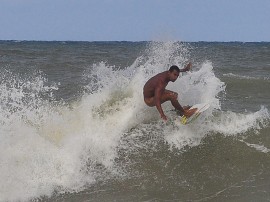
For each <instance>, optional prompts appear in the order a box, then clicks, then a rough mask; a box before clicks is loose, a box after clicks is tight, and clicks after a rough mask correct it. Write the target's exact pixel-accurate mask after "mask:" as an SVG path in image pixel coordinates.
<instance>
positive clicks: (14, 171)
mask: <svg viewBox="0 0 270 202" xmlns="http://www.w3.org/2000/svg"><path fill="white" fill-rule="evenodd" d="M188 62H192V64H193V66H192V70H191V71H190V72H187V73H182V75H181V76H180V77H179V79H178V80H177V81H176V82H174V83H170V84H169V85H168V86H167V89H169V90H173V91H176V92H177V93H178V94H179V102H180V103H181V104H182V105H193V104H197V103H209V104H210V108H209V109H208V110H207V111H205V113H203V114H202V115H201V116H200V118H198V119H197V120H195V121H194V122H192V123H191V124H189V125H182V124H181V123H180V121H179V117H178V115H177V113H176V112H175V111H174V110H173V107H172V106H171V105H170V103H165V104H163V109H164V111H165V114H166V115H167V117H168V118H169V121H168V122H163V121H162V120H161V118H160V116H159V114H158V112H157V110H156V109H155V108H150V107H147V106H146V105H145V104H144V101H143V94H142V88H143V86H144V84H145V82H146V81H147V80H148V79H149V78H151V77H152V76H154V75H155V74H157V73H160V72H162V71H166V70H167V69H168V68H169V67H170V66H171V65H178V66H179V67H180V68H182V67H184V66H185V65H186V64H187V63H188ZM0 72H1V73H0V179H1V180H0V201H1V202H2V201H3V202H4V201H40V202H52V201H63V202H72V201H84V202H86V201H91V202H92V201H226V202H227V201H230V202H233V201H242V202H246V201H269V200H270V114H269V109H270V43H266V42H259V43H242V42H224V43H222V42H196V43H195V42H193V43H187V42H175V41H166V42H154V41H153V42H70V41H67V42H64V41H63V42H58V41H54V42H39V41H0Z"/></svg>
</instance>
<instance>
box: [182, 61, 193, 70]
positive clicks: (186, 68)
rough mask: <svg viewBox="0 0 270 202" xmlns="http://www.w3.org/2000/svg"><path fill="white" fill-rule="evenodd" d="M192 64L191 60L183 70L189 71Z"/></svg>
mask: <svg viewBox="0 0 270 202" xmlns="http://www.w3.org/2000/svg"><path fill="white" fill-rule="evenodd" d="M191 66H192V64H191V62H190V63H188V64H187V66H186V67H185V68H184V69H182V71H183V72H187V71H189V70H190V69H191Z"/></svg>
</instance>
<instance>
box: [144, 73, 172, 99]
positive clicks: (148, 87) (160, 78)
mask: <svg viewBox="0 0 270 202" xmlns="http://www.w3.org/2000/svg"><path fill="white" fill-rule="evenodd" d="M166 77H167V71H165V72H161V73H159V74H157V75H156V76H154V77H152V78H150V79H149V80H148V81H147V82H146V83H145V85H144V87H143V95H144V98H151V97H154V96H155V89H156V88H157V86H161V87H162V88H163V90H165V87H166V86H167V85H168V82H169V81H166Z"/></svg>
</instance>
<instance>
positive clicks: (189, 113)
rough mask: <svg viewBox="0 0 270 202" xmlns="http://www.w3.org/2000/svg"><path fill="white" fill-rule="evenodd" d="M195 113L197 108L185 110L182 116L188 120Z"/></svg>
mask: <svg viewBox="0 0 270 202" xmlns="http://www.w3.org/2000/svg"><path fill="white" fill-rule="evenodd" d="M196 111H197V108H194V109H189V110H185V112H184V115H185V116H186V117H187V118H188V117H191V116H192V115H193V114H194V113H195V112H196Z"/></svg>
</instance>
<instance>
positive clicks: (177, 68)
mask: <svg viewBox="0 0 270 202" xmlns="http://www.w3.org/2000/svg"><path fill="white" fill-rule="evenodd" d="M173 70H175V71H177V72H180V69H179V67H177V66H176V65H173V66H171V67H170V69H169V71H170V72H173Z"/></svg>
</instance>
